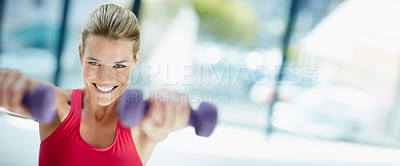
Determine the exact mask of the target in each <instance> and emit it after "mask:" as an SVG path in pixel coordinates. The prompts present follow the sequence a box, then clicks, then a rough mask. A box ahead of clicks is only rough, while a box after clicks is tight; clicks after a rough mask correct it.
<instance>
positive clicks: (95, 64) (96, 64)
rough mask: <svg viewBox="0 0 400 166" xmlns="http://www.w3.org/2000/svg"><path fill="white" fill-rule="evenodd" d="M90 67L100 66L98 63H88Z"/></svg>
mask: <svg viewBox="0 0 400 166" xmlns="http://www.w3.org/2000/svg"><path fill="white" fill-rule="evenodd" d="M89 64H91V65H92V66H100V64H99V62H89Z"/></svg>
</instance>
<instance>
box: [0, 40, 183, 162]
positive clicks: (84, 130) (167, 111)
mask: <svg viewBox="0 0 400 166" xmlns="http://www.w3.org/2000/svg"><path fill="white" fill-rule="evenodd" d="M132 46H133V43H132V42H131V41H127V40H123V39H118V40H110V39H106V38H104V37H99V36H89V37H88V38H87V39H86V48H85V50H81V46H80V45H79V53H80V54H79V58H80V62H81V65H82V72H83V80H84V83H85V87H84V88H83V89H82V95H83V96H82V100H83V101H82V118H81V126H80V134H81V136H82V138H83V139H84V140H85V141H86V142H87V143H89V144H90V145H92V146H94V147H98V148H105V147H108V146H110V145H111V144H112V143H113V141H114V140H115V136H116V127H117V122H118V108H117V105H118V99H119V97H120V95H121V94H122V92H123V91H124V90H125V89H126V88H127V86H128V85H129V81H130V78H131V72H132V71H133V70H134V69H135V68H136V65H137V63H138V62H139V59H140V50H139V51H138V52H137V53H136V57H137V58H136V59H134V58H133V57H134V56H133V55H134V53H133V52H132ZM38 84H49V85H52V84H50V83H44V82H41V81H39V80H35V79H31V78H29V77H27V76H25V75H23V74H21V73H20V72H18V71H10V70H0V106H3V107H5V108H6V109H7V110H9V111H11V112H12V113H15V114H14V115H15V116H18V117H21V118H31V116H30V114H29V110H28V109H27V108H26V107H24V106H23V105H21V103H22V102H21V101H22V97H23V95H24V94H25V93H26V92H28V91H31V90H33V89H34V88H35V87H36V86H37V85H38ZM52 86H54V85H52ZM96 86H104V87H114V89H113V90H112V91H111V92H109V93H107V94H104V93H102V92H101V91H100V90H98V89H97V88H96ZM54 88H55V89H56V92H57V100H56V101H57V104H56V110H57V117H56V118H55V119H54V121H53V122H52V123H50V124H42V123H39V132H40V139H41V141H43V140H44V139H46V138H47V137H48V136H49V135H51V134H52V133H53V132H54V130H55V129H56V128H57V127H58V126H59V125H60V124H61V122H62V121H64V119H65V118H66V117H67V115H68V113H69V111H70V108H71V105H70V104H71V97H72V89H63V88H58V87H55V86H54ZM159 94H163V96H169V98H168V100H165V98H161V97H159V96H160V95H159ZM148 101H149V104H150V107H149V110H148V112H147V114H146V115H145V117H144V118H143V121H142V123H141V124H140V125H139V126H136V127H132V128H131V132H132V138H133V140H134V142H135V145H136V149H137V151H138V153H139V156H140V158H141V160H142V162H143V164H146V163H147V160H148V159H149V157H150V155H151V153H152V152H153V150H154V147H155V146H156V145H157V144H158V143H159V142H161V141H163V140H165V139H166V138H167V136H168V134H169V133H170V132H172V131H176V130H178V129H181V128H184V127H186V125H187V122H188V120H189V116H190V107H189V103H188V97H187V95H185V94H184V93H181V92H176V91H168V90H165V89H163V90H158V91H153V92H151V93H150V96H149V99H148ZM98 138H102V139H98Z"/></svg>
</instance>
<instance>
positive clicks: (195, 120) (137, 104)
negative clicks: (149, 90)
mask: <svg viewBox="0 0 400 166" xmlns="http://www.w3.org/2000/svg"><path fill="white" fill-rule="evenodd" d="M132 96H133V97H132ZM148 108H149V102H148V101H146V100H143V99H142V92H141V91H140V90H133V89H130V90H127V91H125V92H124V94H123V95H122V96H121V99H120V103H119V113H120V116H121V120H122V123H123V124H124V125H127V126H137V125H139V124H140V122H141V120H142V118H143V117H144V115H145V114H146V112H147V110H148ZM216 124H217V108H216V106H215V105H214V104H211V103H207V102H203V103H201V104H200V106H199V108H198V109H197V110H193V109H192V108H190V117H189V122H188V125H190V126H193V127H195V130H196V134H197V135H199V136H204V137H208V136H210V135H211V134H212V132H213V131H214V128H215V126H216Z"/></svg>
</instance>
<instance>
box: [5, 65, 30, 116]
mask: <svg viewBox="0 0 400 166" xmlns="http://www.w3.org/2000/svg"><path fill="white" fill-rule="evenodd" d="M37 84H38V81H36V80H33V79H30V78H29V77H28V76H26V75H23V74H21V73H20V72H19V71H18V70H8V69H2V70H0V107H5V108H6V109H7V110H8V111H11V112H13V113H17V114H19V115H21V116H23V117H25V118H31V115H30V113H29V110H28V108H27V107H25V106H24V105H23V104H22V99H23V98H24V96H25V94H26V93H27V92H28V91H29V90H30V89H33V88H34V87H36V85H37Z"/></svg>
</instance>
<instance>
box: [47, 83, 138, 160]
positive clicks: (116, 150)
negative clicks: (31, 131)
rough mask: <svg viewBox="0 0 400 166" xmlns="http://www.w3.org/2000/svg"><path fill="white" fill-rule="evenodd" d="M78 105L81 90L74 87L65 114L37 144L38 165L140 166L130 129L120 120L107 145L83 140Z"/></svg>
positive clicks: (79, 106)
mask: <svg viewBox="0 0 400 166" xmlns="http://www.w3.org/2000/svg"><path fill="white" fill-rule="evenodd" d="M81 104H82V90H81V89H75V90H73V93H72V101H71V110H70V112H69V114H68V116H67V117H66V118H65V120H64V121H63V122H62V123H61V124H60V125H59V126H58V127H57V129H56V130H55V131H54V132H53V133H52V134H51V135H50V136H49V137H47V138H46V139H45V140H43V141H42V142H41V144H40V152H39V166H55V165H57V166H80V165H82V166H91V165H93V166H103V165H118V166H124V165H130V166H142V165H143V164H142V162H141V160H140V158H139V155H138V153H137V151H136V147H135V144H134V142H133V139H132V135H131V130H130V129H129V128H127V127H124V126H122V125H120V122H119V121H118V124H117V132H116V137H115V140H114V142H113V143H112V144H111V145H110V146H108V147H106V148H96V147H93V146H92V145H90V144H88V143H87V142H85V141H84V140H83V139H82V137H81V134H80V132H79V128H80V122H81V110H82V109H81V108H82V105H81ZM99 139H101V138H99Z"/></svg>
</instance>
